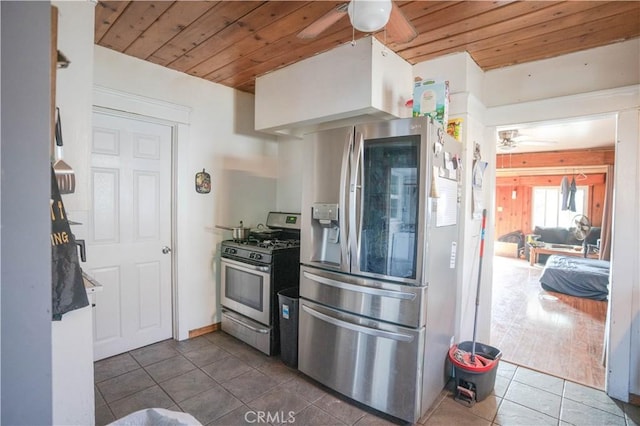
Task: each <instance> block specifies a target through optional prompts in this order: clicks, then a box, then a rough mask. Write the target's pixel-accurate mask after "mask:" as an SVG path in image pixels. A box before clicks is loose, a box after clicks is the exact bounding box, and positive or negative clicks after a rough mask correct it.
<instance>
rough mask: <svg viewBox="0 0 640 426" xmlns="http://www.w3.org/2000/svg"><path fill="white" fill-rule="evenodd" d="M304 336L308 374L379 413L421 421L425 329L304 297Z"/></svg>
mask: <svg viewBox="0 0 640 426" xmlns="http://www.w3.org/2000/svg"><path fill="white" fill-rule="evenodd" d="M299 336H300V337H299V339H300V340H299V357H298V368H299V369H300V371H302V372H303V373H304V374H306V375H308V376H310V377H312V378H314V379H315V380H317V381H319V382H320V383H323V384H325V385H326V386H328V387H330V388H332V389H334V390H336V391H338V392H340V393H342V394H344V395H347V396H348V397H350V398H353V399H355V400H356V401H360V402H362V403H364V404H366V405H368V406H370V407H373V408H375V409H377V410H380V411H383V412H385V413H388V414H390V415H392V416H395V417H399V418H401V419H404V420H407V421H410V422H415V421H417V420H418V417H419V413H420V411H421V410H420V403H421V402H420V396H421V395H420V394H421V392H420V386H421V382H422V378H421V364H420V360H421V359H422V351H423V347H424V327H423V328H421V329H419V330H415V329H410V328H404V327H398V326H393V325H390V324H386V323H381V322H376V321H373V320H371V319H369V318H363V317H359V316H355V315H350V314H347V313H344V312H341V311H337V310H335V309H331V308H328V307H326V306H321V305H317V304H315V303H313V302H310V301H308V300H305V299H301V304H300V326H299Z"/></svg>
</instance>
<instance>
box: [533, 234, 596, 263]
mask: <svg viewBox="0 0 640 426" xmlns="http://www.w3.org/2000/svg"><path fill="white" fill-rule="evenodd" d="M574 230H575V228H562V227H543V226H536V227H535V228H534V229H533V232H532V233H533V234H534V235H538V236H539V237H538V238H537V239H536V241H538V242H541V243H547V244H567V245H572V246H581V245H583V244H588V245H592V246H595V245H597V243H598V240H599V239H600V227H598V226H593V227H591V229H590V230H589V234H588V235H587V237H586V238H585V240H584V241H581V240H578V239H577V238H576V236H575V235H574ZM524 250H525V258H526V259H527V260H528V259H529V245H528V244H525V247H524ZM548 257H549V255H548V254H541V255H539V256H538V262H540V263H545V262H546V261H547V259H548Z"/></svg>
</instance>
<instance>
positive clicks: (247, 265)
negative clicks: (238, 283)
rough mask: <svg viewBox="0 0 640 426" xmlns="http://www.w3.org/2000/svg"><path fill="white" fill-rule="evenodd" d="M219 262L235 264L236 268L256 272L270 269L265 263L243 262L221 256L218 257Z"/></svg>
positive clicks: (266, 271)
mask: <svg viewBox="0 0 640 426" xmlns="http://www.w3.org/2000/svg"><path fill="white" fill-rule="evenodd" d="M220 261H221V262H224V263H227V264H229V265H231V266H235V267H237V268H240V269H244V270H247V271H256V272H263V273H267V274H268V273H269V272H270V271H271V267H269V266H267V265H252V264H250V263H244V262H239V261H237V260H231V259H228V258H226V257H222V258H220Z"/></svg>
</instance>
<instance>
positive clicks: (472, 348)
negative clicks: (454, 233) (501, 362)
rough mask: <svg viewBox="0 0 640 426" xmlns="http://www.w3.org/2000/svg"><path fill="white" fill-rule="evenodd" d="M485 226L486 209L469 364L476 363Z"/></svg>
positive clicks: (485, 211) (481, 233)
mask: <svg viewBox="0 0 640 426" xmlns="http://www.w3.org/2000/svg"><path fill="white" fill-rule="evenodd" d="M486 225H487V209H483V210H482V227H481V228H480V261H479V263H478V287H477V288H476V312H475V315H474V318H473V341H472V343H471V362H473V363H475V361H476V327H477V324H478V306H480V277H481V276H482V257H483V256H484V230H485V228H486Z"/></svg>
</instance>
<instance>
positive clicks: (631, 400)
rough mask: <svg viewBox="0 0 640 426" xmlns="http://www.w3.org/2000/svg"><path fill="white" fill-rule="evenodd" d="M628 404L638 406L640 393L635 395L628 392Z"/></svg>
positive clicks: (639, 404) (639, 405)
mask: <svg viewBox="0 0 640 426" xmlns="http://www.w3.org/2000/svg"><path fill="white" fill-rule="evenodd" d="M629 404H631V405H637V406H638V407H640V395H636V394H634V393H630V394H629Z"/></svg>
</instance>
